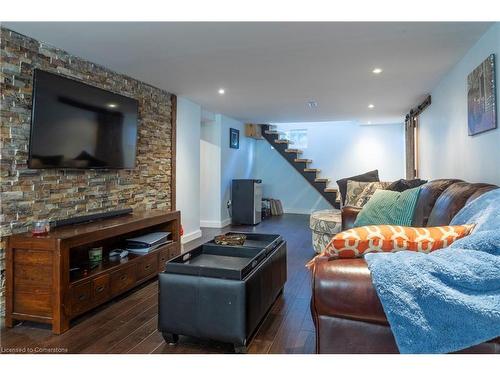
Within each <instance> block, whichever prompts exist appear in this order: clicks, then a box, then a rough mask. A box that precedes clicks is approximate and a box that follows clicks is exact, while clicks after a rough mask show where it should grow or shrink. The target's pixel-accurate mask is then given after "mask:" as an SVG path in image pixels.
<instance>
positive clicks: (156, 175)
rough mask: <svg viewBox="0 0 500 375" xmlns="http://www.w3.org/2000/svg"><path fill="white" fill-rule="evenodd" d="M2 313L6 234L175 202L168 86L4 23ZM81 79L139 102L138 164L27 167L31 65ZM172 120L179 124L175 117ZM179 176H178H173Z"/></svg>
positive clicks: (0, 44)
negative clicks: (35, 223)
mask: <svg viewBox="0 0 500 375" xmlns="http://www.w3.org/2000/svg"><path fill="white" fill-rule="evenodd" d="M0 50H1V72H0V88H1V101H0V111H1V127H0V129H1V130H0V150H1V159H0V180H1V195H0V199H1V212H0V236H1V237H0V238H3V239H2V240H1V241H0V270H1V279H0V283H1V296H0V313H1V315H4V300H5V298H4V290H5V285H4V284H5V278H4V266H5V265H4V257H5V238H4V237H5V236H7V235H9V234H11V233H16V232H23V231H27V230H29V228H30V222H31V221H32V220H36V219H41V218H51V219H55V218H67V217H72V216H78V215H84V214H89V213H96V212H104V211H109V210H114V209H119V208H127V207H132V208H134V209H153V208H164V209H170V208H171V207H172V199H173V196H174V191H173V190H172V187H173V186H175V185H173V176H172V171H173V170H174V167H175V166H173V165H172V160H173V159H172V158H173V149H175V148H173V144H172V137H173V135H175V129H173V126H175V125H172V121H171V118H172V110H173V108H172V99H173V98H174V96H173V95H172V94H170V93H168V92H165V91H163V90H160V89H158V88H155V87H152V86H150V85H148V84H145V83H142V82H140V81H137V80H135V79H133V78H130V77H127V76H125V75H122V74H118V73H115V72H112V71H111V70H109V69H106V68H104V67H102V66H99V65H96V64H93V63H91V62H89V61H86V60H83V59H81V58H78V57H76V56H72V55H70V54H68V53H67V52H65V51H62V50H60V49H58V48H55V47H53V46H50V45H47V44H45V43H43V42H39V41H36V40H34V39H32V38H29V37H26V36H24V35H21V34H18V33H16V32H14V31H11V30H9V29H6V28H3V27H2V28H1V31H0ZM35 68H40V69H43V70H46V71H50V72H54V73H59V74H62V75H65V76H68V77H71V78H76V79H78V80H81V81H83V82H85V83H87V84H90V85H93V86H97V87H100V88H102V89H105V90H110V91H113V92H116V93H119V94H122V95H125V96H129V97H132V98H135V99H137V100H138V101H139V126H138V142H137V160H136V168H135V169H133V170H62V169H61V170H30V169H28V166H27V158H28V142H29V134H30V117H31V99H32V79H33V78H32V77H33V70H34V69H35ZM174 124H175V122H174ZM174 177H175V176H174Z"/></svg>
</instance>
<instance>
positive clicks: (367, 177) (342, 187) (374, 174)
mask: <svg viewBox="0 0 500 375" xmlns="http://www.w3.org/2000/svg"><path fill="white" fill-rule="evenodd" d="M348 180H352V181H364V182H373V181H380V180H379V178H378V169H375V170H373V171H370V172H366V173H363V174H359V175H357V176H351V177H346V178H342V179H340V180H337V185H338V187H339V192H340V199H341V202H342V205H343V206H344V205H345V197H346V192H347V181H348Z"/></svg>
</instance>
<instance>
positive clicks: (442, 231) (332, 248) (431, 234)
mask: <svg viewBox="0 0 500 375" xmlns="http://www.w3.org/2000/svg"><path fill="white" fill-rule="evenodd" d="M473 228H474V224H465V225H456V226H444V227H427V228H413V227H402V226H398V225H368V226H365V227H360V228H353V229H349V230H346V231H344V232H340V233H339V234H337V235H335V236H334V237H333V238H332V240H331V241H330V243H329V244H328V245H327V246H326V248H325V251H324V252H323V254H322V255H323V256H328V257H333V258H356V257H361V256H363V255H366V254H367V253H371V252H378V253H381V252H384V253H389V252H396V251H402V250H410V251H417V252H421V253H429V252H432V251H435V250H438V249H442V248H444V247H447V246H450V245H451V244H452V243H453V242H454V241H456V240H457V239H460V238H462V237H465V236H467V235H468V234H469V233H470V232H471V231H472V229H473Z"/></svg>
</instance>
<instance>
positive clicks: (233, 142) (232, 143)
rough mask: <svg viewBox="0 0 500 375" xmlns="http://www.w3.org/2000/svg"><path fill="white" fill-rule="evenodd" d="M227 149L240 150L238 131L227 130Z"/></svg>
mask: <svg viewBox="0 0 500 375" xmlns="http://www.w3.org/2000/svg"><path fill="white" fill-rule="evenodd" d="M229 147H231V148H240V131H239V130H238V129H233V128H230V129H229Z"/></svg>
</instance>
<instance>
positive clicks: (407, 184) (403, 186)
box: [386, 178, 427, 192]
mask: <svg viewBox="0 0 500 375" xmlns="http://www.w3.org/2000/svg"><path fill="white" fill-rule="evenodd" d="M425 183H427V181H426V180H421V179H420V178H416V179H414V180H405V179H404V178H402V179H400V180H397V181H394V182H393V183H391V184H390V185H389V186H387V187H386V189H387V190H392V191H399V192H402V191H405V190H408V189H413V188H416V187H418V186H422V185H423V184H425Z"/></svg>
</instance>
